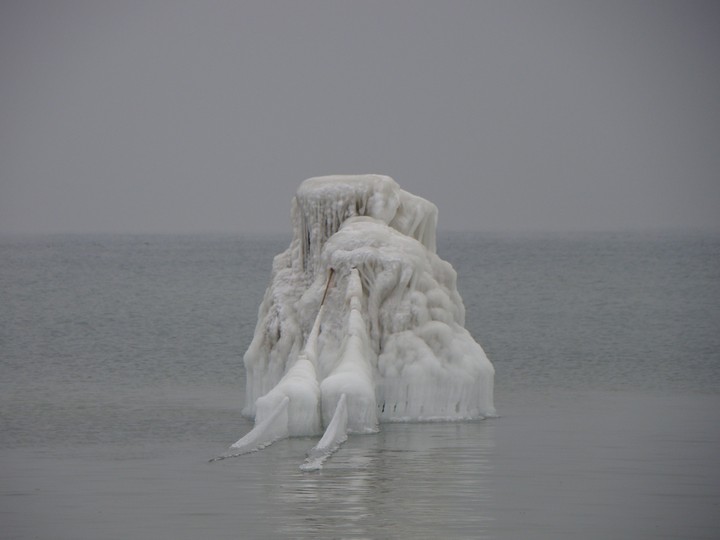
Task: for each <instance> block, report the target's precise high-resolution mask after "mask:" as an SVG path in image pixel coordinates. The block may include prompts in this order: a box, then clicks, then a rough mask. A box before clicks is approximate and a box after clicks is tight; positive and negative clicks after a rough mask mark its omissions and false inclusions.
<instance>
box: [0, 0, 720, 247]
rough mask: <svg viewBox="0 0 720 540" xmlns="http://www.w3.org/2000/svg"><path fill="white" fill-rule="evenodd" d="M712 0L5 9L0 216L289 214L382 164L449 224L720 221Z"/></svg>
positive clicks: (192, 228) (220, 224) (717, 36)
mask: <svg viewBox="0 0 720 540" xmlns="http://www.w3.org/2000/svg"><path fill="white" fill-rule="evenodd" d="M719 103H720V2H717V1H710V2H694V1H686V0H683V1H675V2H662V1H659V0H652V1H647V2H639V1H627V0H623V1H618V2H613V1H604V0H603V1H600V0H597V1H594V2H586V1H581V0H569V1H554V2H549V1H535V0H532V1H524V2H520V1H510V2H505V1H494V2H480V1H473V2H470V1H468V2H456V1H447V0H443V1H437V2H421V1H378V2H373V1H362V2H359V1H356V2H342V1H334V2H319V1H289V2H276V1H257V2H255V1H252V2H250V1H237V0H234V1H209V2H185V1H178V0H159V1H155V2H145V1H137V2H135V1H128V0H124V1H122V2H110V1H98V0H88V1H58V0H46V1H34V0H19V1H8V0H4V1H2V2H1V3H0V232H2V233H7V232H210V231H226V232H256V231H264V230H269V231H288V230H289V216H288V214H289V203H290V199H291V197H292V195H293V193H294V191H295V189H296V188H297V186H298V184H299V183H300V182H301V181H302V180H303V179H305V178H307V177H310V176H315V175H322V174H330V173H353V172H377V173H383V174H389V175H391V176H393V177H394V178H395V179H396V180H397V181H398V182H399V183H400V185H401V186H402V187H404V188H405V189H407V190H409V191H412V192H414V193H417V194H419V195H422V196H424V197H426V198H428V199H430V200H432V201H433V202H435V203H436V204H437V205H438V207H439V208H440V226H441V228H443V229H448V230H449V229H472V230H507V229H512V230H528V229H530V230H558V229H562V230H565V229H572V230H575V229H577V230H596V229H628V228H632V229H635V228H640V229H647V228H676V227H683V228H687V227H693V228H712V229H716V230H720V105H719Z"/></svg>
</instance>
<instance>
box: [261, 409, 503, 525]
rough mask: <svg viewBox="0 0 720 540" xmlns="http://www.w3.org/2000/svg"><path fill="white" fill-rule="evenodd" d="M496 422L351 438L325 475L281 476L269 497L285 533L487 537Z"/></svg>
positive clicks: (392, 428) (402, 428)
mask: <svg viewBox="0 0 720 540" xmlns="http://www.w3.org/2000/svg"><path fill="white" fill-rule="evenodd" d="M493 422H494V421H493V420H488V421H483V422H472V423H456V424H386V425H384V426H383V429H382V431H381V432H380V433H378V434H376V435H362V436H353V437H350V439H349V440H348V442H347V443H346V444H345V446H344V447H343V448H342V449H341V450H340V451H339V452H338V453H337V454H335V455H334V456H333V457H332V458H331V459H330V460H329V461H328V462H327V463H326V464H325V468H324V469H323V470H322V471H320V472H317V473H302V472H299V471H298V472H297V473H294V474H293V475H292V477H282V476H281V475H286V474H287V472H288V471H287V470H286V469H283V470H282V471H277V473H278V476H277V477H276V478H273V479H271V480H269V482H268V483H269V485H271V486H276V487H277V489H276V490H273V492H272V493H270V494H269V495H270V496H271V497H272V498H274V501H273V503H272V504H273V506H274V507H276V508H277V509H278V512H277V513H276V515H275V518H274V519H275V524H276V530H277V533H278V535H281V536H283V537H293V538H309V537H315V538H317V537H322V536H323V534H324V533H327V534H331V535H332V536H333V537H346V538H377V537H388V536H389V537H412V536H416V537H418V536H419V537H438V538H439V537H442V535H443V534H447V533H448V532H452V533H453V536H455V537H463V536H468V537H473V538H479V537H482V536H483V531H484V530H485V529H486V527H485V524H487V521H488V520H489V519H490V518H489V517H488V514H487V513H486V512H485V511H484V509H485V507H486V506H487V504H486V503H487V502H488V500H489V498H490V497H491V489H490V474H489V473H490V469H491V459H490V458H491V455H492V453H493V451H494V447H495V444H494V430H495V426H494V424H493ZM293 442H299V441H292V442H291V444H290V445H289V446H291V447H293V450H296V449H297V447H299V446H300V445H297V444H293ZM302 442H303V444H307V441H302ZM289 450H290V448H289V447H288V451H289ZM297 455H298V454H297V453H296V454H295V456H297ZM295 461H297V459H296V460H295Z"/></svg>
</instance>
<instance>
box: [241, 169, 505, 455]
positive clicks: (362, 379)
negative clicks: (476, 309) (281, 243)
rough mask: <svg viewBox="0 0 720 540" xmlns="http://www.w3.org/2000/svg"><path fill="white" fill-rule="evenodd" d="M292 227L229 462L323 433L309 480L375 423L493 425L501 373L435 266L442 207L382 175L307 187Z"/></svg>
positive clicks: (449, 281)
mask: <svg viewBox="0 0 720 540" xmlns="http://www.w3.org/2000/svg"><path fill="white" fill-rule="evenodd" d="M292 219H293V240H292V242H291V244H290V247H289V248H288V249H287V251H285V252H284V253H281V254H280V255H278V256H277V257H275V260H274V262H273V272H272V281H271V283H270V286H269V287H268V289H267V291H266V293H265V297H264V299H263V301H262V304H261V305H260V309H259V313H258V324H257V327H256V329H255V336H254V338H253V341H252V343H251V344H250V347H249V348H248V351H247V352H246V353H245V368H246V374H247V392H246V406H245V409H244V411H243V412H244V413H245V414H246V415H249V416H253V415H254V416H255V422H256V424H255V428H254V429H253V430H252V431H251V432H250V433H248V434H247V435H246V436H245V437H243V438H242V439H240V440H239V441H238V442H237V443H235V444H234V445H233V446H232V447H231V448H230V450H229V452H228V455H236V454H240V453H245V452H249V451H253V450H257V449H259V448H261V447H263V446H266V445H267V444H270V443H271V442H272V441H274V440H277V439H279V438H283V437H288V436H296V435H319V434H321V433H322V432H323V428H326V429H325V435H324V436H323V438H322V439H321V441H320V443H318V446H317V447H316V448H315V449H314V450H313V451H312V452H311V456H310V458H309V459H308V461H307V462H306V463H305V465H303V468H305V469H313V468H319V467H321V466H322V462H323V461H324V459H326V457H327V456H328V455H330V454H331V453H332V452H333V451H334V450H335V449H336V448H337V446H338V445H339V444H341V443H342V441H343V440H344V437H345V436H346V433H347V432H355V433H367V432H374V431H377V429H378V423H379V422H383V421H424V420H461V419H476V418H483V417H485V416H492V415H494V414H495V409H494V407H493V377H494V369H493V366H492V364H491V363H490V362H489V360H488V359H487V357H486V356H485V353H484V352H483V350H482V348H481V347H480V345H478V343H476V342H475V341H474V340H473V338H472V337H471V336H470V334H469V333H468V332H467V330H465V328H464V323H465V308H464V306H463V303H462V299H461V298H460V295H459V294H458V292H457V288H456V274H455V271H454V270H453V268H452V267H451V266H450V264H448V263H447V262H445V261H443V260H441V259H440V258H439V257H438V256H437V254H436V253H435V227H436V222H437V208H436V207H435V205H433V204H432V203H430V202H428V201H426V200H425V199H422V198H420V197H416V196H414V195H411V194H410V193H408V192H406V191H403V190H401V189H400V187H399V186H398V185H397V183H395V181H394V180H392V179H391V178H389V177H387V176H379V175H360V176H330V177H321V178H311V179H310V180H306V181H305V182H303V184H302V185H301V186H300V188H299V189H298V191H297V194H296V196H295V198H294V199H293V203H292Z"/></svg>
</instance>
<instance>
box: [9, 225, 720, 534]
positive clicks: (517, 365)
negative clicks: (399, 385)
mask: <svg viewBox="0 0 720 540" xmlns="http://www.w3.org/2000/svg"><path fill="white" fill-rule="evenodd" d="M288 241H289V238H288V237H283V236H279V237H233V236H204V237H199V236H184V237H181V236H30V237H12V238H3V239H0V355H1V363H0V538H21V539H29V538H52V539H97V538H103V539H115V538H117V539H127V538H173V539H194V538H499V539H505V538H507V539H520V538H548V539H550V538H568V539H569V538H598V539H599V538H718V537H720V517H719V516H720V463H719V460H720V386H719V383H720V238H719V237H717V236H712V235H707V234H697V233H695V234H595V235H547V236H539V235H534V236H533V235H530V236H524V237H521V236H502V235H487V234H485V235H483V234H458V233H453V234H443V235H441V236H440V238H439V252H440V255H441V256H442V257H443V258H445V259H447V260H449V261H450V262H451V263H452V264H453V265H454V267H455V268H456V270H457V271H458V286H459V290H460V293H461V295H462V296H463V299H464V300H465V305H466V309H467V327H468V329H469V330H470V332H471V333H472V334H473V336H474V337H475V338H476V339H477V340H478V341H479V342H480V343H481V344H482V345H483V347H484V348H485V350H486V352H487V353H488V356H489V357H490V358H491V360H492V361H493V363H494V365H495V368H496V371H497V374H496V406H497V408H498V411H499V413H500V417H499V418H496V419H490V420H485V421H480V422H467V423H448V424H439V423H429V424H389V425H383V426H382V430H381V431H380V433H378V434H376V435H365V436H353V437H351V438H350V439H349V440H348V442H347V443H346V444H345V445H344V446H343V447H342V448H341V450H340V451H339V452H338V453H337V454H335V455H334V456H333V457H332V458H331V459H330V460H329V461H328V462H326V464H325V468H324V469H323V470H322V471H320V472H316V473H303V472H301V471H300V470H299V469H298V466H299V465H300V464H301V463H302V461H303V458H304V455H305V452H306V451H307V450H308V449H309V448H310V447H312V445H313V444H314V442H316V441H315V440H314V439H311V438H301V439H291V440H285V441H280V442H278V443H276V444H274V445H272V446H271V447H269V448H267V449H265V450H263V451H262V452H259V453H256V454H251V455H247V456H243V457H241V458H237V459H230V460H225V461H222V462H216V463H208V462H207V460H208V459H209V458H210V457H213V456H215V455H217V454H219V453H221V452H222V451H223V450H224V449H225V448H226V447H227V445H228V444H229V443H231V442H234V441H235V440H236V439H237V438H239V436H241V435H242V434H244V433H245V432H246V431H248V430H249V429H250V427H251V423H250V422H249V421H248V420H246V419H243V418H242V417H241V416H240V409H241V407H242V405H243V388H244V376H243V372H242V362H241V357H242V353H243V352H244V350H245V348H246V347H247V345H248V344H249V342H250V339H251V337H252V332H253V329H254V326H255V321H256V314H257V307H258V305H259V302H260V299H261V297H262V294H263V292H264V289H265V287H266V285H267V284H268V281H269V270H270V266H271V261H272V256H273V255H274V254H276V253H277V252H279V251H281V250H282V249H284V248H285V247H286V245H287V243H288Z"/></svg>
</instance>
